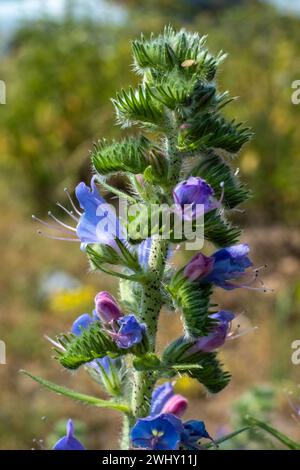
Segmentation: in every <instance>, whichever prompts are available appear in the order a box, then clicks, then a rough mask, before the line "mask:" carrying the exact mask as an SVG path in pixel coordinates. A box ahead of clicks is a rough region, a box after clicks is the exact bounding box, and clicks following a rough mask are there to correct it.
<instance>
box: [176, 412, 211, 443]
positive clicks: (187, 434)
mask: <svg viewBox="0 0 300 470" xmlns="http://www.w3.org/2000/svg"><path fill="white" fill-rule="evenodd" d="M183 427H184V430H183V433H182V434H181V442H182V445H183V447H184V448H185V449H188V450H196V449H199V448H201V446H200V443H199V441H200V440H201V439H203V438H206V439H211V440H212V438H211V437H210V435H209V434H208V432H207V431H206V428H205V424H204V422H203V421H197V420H195V419H192V420H190V421H186V422H185V423H184V425H183Z"/></svg>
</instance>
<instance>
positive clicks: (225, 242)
mask: <svg viewBox="0 0 300 470" xmlns="http://www.w3.org/2000/svg"><path fill="white" fill-rule="evenodd" d="M240 235H241V230H240V229H239V228H237V227H233V226H232V225H231V224H230V223H229V222H228V221H227V220H226V218H225V216H224V215H221V214H219V213H218V211H212V212H208V213H207V214H205V216H204V237H205V239H206V240H208V241H210V242H212V243H214V244H215V245H217V246H220V247H224V246H230V245H234V244H235V243H237V242H238V240H239V237H240Z"/></svg>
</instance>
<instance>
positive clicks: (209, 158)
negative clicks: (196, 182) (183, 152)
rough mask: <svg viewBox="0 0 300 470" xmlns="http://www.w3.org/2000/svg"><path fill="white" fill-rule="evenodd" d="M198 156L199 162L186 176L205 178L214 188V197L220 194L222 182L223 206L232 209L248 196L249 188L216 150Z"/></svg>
mask: <svg viewBox="0 0 300 470" xmlns="http://www.w3.org/2000/svg"><path fill="white" fill-rule="evenodd" d="M200 158H201V160H200V162H199V163H198V164H197V165H196V166H195V167H194V168H193V169H192V170H191V172H190V174H189V175H188V176H200V177H201V178H203V179H205V180H206V181H207V182H208V183H209V184H210V185H211V186H212V187H213V189H214V190H215V193H216V197H220V196H221V192H222V188H221V183H224V199H223V203H224V205H225V207H227V208H229V209H232V208H233V207H236V206H237V205H238V204H241V203H242V202H245V201H246V200H247V199H248V198H249V197H250V192H249V190H248V189H247V188H246V187H245V186H244V185H243V184H242V183H241V182H240V180H239V178H238V177H237V176H236V175H234V174H233V171H232V169H231V168H230V165H229V164H228V163H226V162H225V160H224V159H223V158H222V157H221V156H219V155H218V154H217V153H216V152H214V151H209V152H207V153H206V154H204V155H202V156H201V157H200Z"/></svg>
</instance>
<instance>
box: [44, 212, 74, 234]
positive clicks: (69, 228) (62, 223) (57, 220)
mask: <svg viewBox="0 0 300 470" xmlns="http://www.w3.org/2000/svg"><path fill="white" fill-rule="evenodd" d="M48 215H49V217H51V219H53V220H55V222H56V223H58V224H59V225H62V227H65V228H67V229H68V230H71V231H72V232H76V228H74V227H71V225H67V224H65V223H64V222H62V221H61V220H59V219H58V218H57V217H55V215H53V214H52V212H51V211H49V212H48Z"/></svg>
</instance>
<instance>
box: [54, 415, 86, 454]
mask: <svg viewBox="0 0 300 470" xmlns="http://www.w3.org/2000/svg"><path fill="white" fill-rule="evenodd" d="M66 431H67V432H66V435H65V436H64V437H62V438H61V439H59V441H57V443H56V444H55V445H54V447H53V450H85V448H84V447H83V445H82V444H81V442H79V441H78V439H76V438H75V437H74V425H73V422H72V420H71V419H69V420H68V422H67V427H66Z"/></svg>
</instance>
